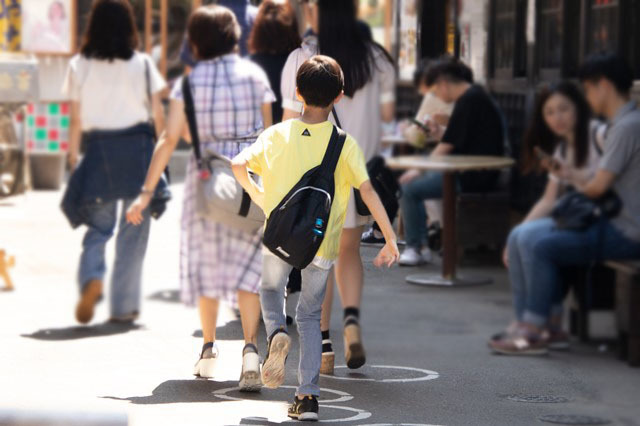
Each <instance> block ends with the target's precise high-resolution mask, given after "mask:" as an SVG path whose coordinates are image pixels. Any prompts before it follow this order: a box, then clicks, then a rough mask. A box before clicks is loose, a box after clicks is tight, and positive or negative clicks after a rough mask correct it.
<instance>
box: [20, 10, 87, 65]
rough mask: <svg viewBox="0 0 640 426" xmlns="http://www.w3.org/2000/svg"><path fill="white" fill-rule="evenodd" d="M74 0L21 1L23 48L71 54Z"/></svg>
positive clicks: (38, 51)
mask: <svg viewBox="0 0 640 426" xmlns="http://www.w3.org/2000/svg"><path fill="white" fill-rule="evenodd" d="M74 22H75V1H74V0H22V51H24V52H33V53H48V54H71V53H73V50H74V49H73V42H74V32H73V28H74Z"/></svg>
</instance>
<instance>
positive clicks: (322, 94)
mask: <svg viewBox="0 0 640 426" xmlns="http://www.w3.org/2000/svg"><path fill="white" fill-rule="evenodd" d="M296 85H297V86H298V91H299V92H300V95H301V96H302V98H303V99H304V101H305V103H306V104H307V105H309V106H314V107H319V108H326V107H328V106H329V105H331V102H333V101H334V100H335V98H337V97H338V95H339V94H340V93H341V92H342V90H343V89H344V75H343V74H342V69H341V68H340V65H338V63H337V62H336V61H335V60H334V59H333V58H330V57H328V56H324V55H316V56H312V57H311V58H309V59H307V60H306V61H304V62H303V63H302V65H301V66H300V68H299V69H298V74H297V75H296Z"/></svg>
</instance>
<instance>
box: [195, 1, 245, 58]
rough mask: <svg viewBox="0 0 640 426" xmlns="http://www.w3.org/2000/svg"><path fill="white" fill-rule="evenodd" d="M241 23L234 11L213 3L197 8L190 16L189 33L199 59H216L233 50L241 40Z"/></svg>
mask: <svg viewBox="0 0 640 426" xmlns="http://www.w3.org/2000/svg"><path fill="white" fill-rule="evenodd" d="M240 32H241V30H240V25H239V24H238V21H237V20H236V16H235V15H234V14H233V12H232V11H231V10H229V9H227V8H226V7H224V6H219V5H216V4H212V5H209V6H202V7H199V8H198V9H196V11H195V12H193V13H192V14H191V17H190V18H189V24H188V25H187V34H188V35H189V42H190V43H191V45H192V46H193V47H195V52H194V53H195V54H196V56H197V57H198V59H199V60H204V61H206V60H210V59H215V58H217V57H218V56H222V55H226V54H227V53H231V52H233V50H234V49H235V48H236V46H237V45H238V40H240Z"/></svg>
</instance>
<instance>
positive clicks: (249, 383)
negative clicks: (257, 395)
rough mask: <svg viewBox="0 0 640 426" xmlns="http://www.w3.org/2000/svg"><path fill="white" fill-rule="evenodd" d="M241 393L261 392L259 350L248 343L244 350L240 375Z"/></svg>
mask: <svg viewBox="0 0 640 426" xmlns="http://www.w3.org/2000/svg"><path fill="white" fill-rule="evenodd" d="M239 386H240V392H260V389H262V379H261V378H260V356H259V355H258V348H256V347H255V345H253V344H251V343H247V344H246V345H245V347H244V349H243V350H242V373H241V374H240V383H239Z"/></svg>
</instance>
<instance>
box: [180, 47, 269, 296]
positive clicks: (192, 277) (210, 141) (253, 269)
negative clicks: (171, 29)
mask: <svg viewBox="0 0 640 426" xmlns="http://www.w3.org/2000/svg"><path fill="white" fill-rule="evenodd" d="M189 80H190V82H191V90H192V93H193V98H194V104H195V110H196V120H197V122H198V134H199V136H200V140H201V144H202V147H201V148H202V152H203V153H205V152H206V151H213V152H217V153H218V154H222V155H224V156H226V157H229V158H233V157H235V156H236V155H237V154H239V153H240V152H241V151H242V150H243V149H244V148H246V147H247V146H249V145H251V144H252V143H253V142H254V141H255V139H256V138H257V136H258V134H259V133H260V132H261V131H262V129H263V123H262V113H261V107H262V104H264V103H272V102H273V101H274V100H275V96H274V94H273V92H272V91H271V88H270V87H269V81H268V79H267V76H266V75H265V74H264V72H263V71H262V69H260V68H259V67H258V66H257V65H255V64H253V63H252V62H249V61H247V60H244V59H241V58H240V57H239V56H238V55H235V54H230V55H225V56H222V57H219V58H216V59H214V60H211V61H202V62H199V63H198V65H196V67H195V68H194V69H193V71H192V73H191V74H190V76H189ZM181 87H182V82H181V81H178V82H176V84H175V86H174V89H173V92H172V94H171V98H172V99H179V100H182V90H181ZM197 180H198V171H197V166H196V162H195V158H194V157H192V158H191V161H190V162H189V165H188V168H187V179H186V182H185V190H184V201H183V211H182V221H181V231H182V233H181V242H180V284H181V296H182V301H183V302H184V303H186V304H187V305H191V306H193V305H196V304H197V302H198V298H199V297H200V296H204V297H209V298H212V299H218V300H221V301H224V302H227V303H229V304H231V305H232V306H236V305H237V292H238V291H239V290H243V291H247V292H251V293H258V289H259V286H260V279H261V275H262V251H261V245H262V235H261V232H257V233H253V234H249V233H246V232H242V231H238V230H236V229H233V228H230V227H228V226H225V225H223V224H221V223H217V222H214V221H211V220H208V219H204V218H202V217H200V216H199V215H198V214H197V213H196V205H195V195H196V194H195V192H196V183H197Z"/></svg>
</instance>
